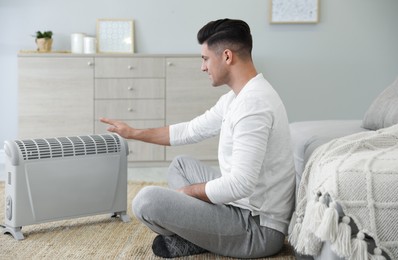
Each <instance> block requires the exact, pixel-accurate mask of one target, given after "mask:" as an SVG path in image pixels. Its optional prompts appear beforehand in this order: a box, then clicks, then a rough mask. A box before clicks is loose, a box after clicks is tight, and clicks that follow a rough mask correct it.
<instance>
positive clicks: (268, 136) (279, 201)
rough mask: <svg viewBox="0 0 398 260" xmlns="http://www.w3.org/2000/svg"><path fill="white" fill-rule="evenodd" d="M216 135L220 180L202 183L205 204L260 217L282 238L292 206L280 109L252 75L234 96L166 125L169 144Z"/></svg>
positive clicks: (271, 93)
mask: <svg viewBox="0 0 398 260" xmlns="http://www.w3.org/2000/svg"><path fill="white" fill-rule="evenodd" d="M217 134H220V140H219V147H218V161H219V165H220V170H221V175H222V176H221V177H220V178H218V179H215V180H212V181H209V182H207V183H206V187H205V191H206V195H207V197H208V198H209V199H210V201H211V202H213V203H215V204H217V203H220V204H221V203H224V204H231V205H234V206H237V207H240V208H244V209H248V210H250V211H251V212H252V215H253V216H256V215H259V216H260V224H261V225H262V226H267V227H270V228H273V229H276V230H278V231H280V232H283V233H285V234H286V233H287V228H288V224H289V220H290V217H291V213H292V211H293V207H294V191H295V172H294V162H293V155H292V149H291V142H290V132H289V123H288V119H287V115H286V111H285V107H284V105H283V103H282V101H281V99H280V97H279V95H278V94H277V93H276V91H275V90H274V89H273V88H272V86H271V85H270V84H269V83H268V81H267V80H265V78H264V77H263V75H262V74H258V75H257V76H256V77H254V78H252V79H251V80H250V81H249V82H248V83H247V84H246V85H245V86H244V87H243V89H242V90H241V91H240V93H239V94H238V95H235V93H234V92H233V91H230V92H228V93H227V94H225V95H223V96H222V97H221V98H220V99H219V101H218V102H217V103H216V104H215V106H213V107H212V108H211V109H210V110H208V111H206V112H205V113H204V114H202V115H200V116H198V117H196V118H194V119H193V120H191V121H189V122H184V123H179V124H175V125H171V126H170V144H171V145H182V144H190V143H196V142H199V141H202V140H204V139H206V138H209V137H212V136H215V135H217Z"/></svg>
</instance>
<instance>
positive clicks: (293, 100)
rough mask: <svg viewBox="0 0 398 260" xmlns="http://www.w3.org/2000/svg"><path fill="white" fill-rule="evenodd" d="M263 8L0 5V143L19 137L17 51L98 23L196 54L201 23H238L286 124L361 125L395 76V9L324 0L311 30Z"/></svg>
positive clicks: (371, 1)
mask: <svg viewBox="0 0 398 260" xmlns="http://www.w3.org/2000/svg"><path fill="white" fill-rule="evenodd" d="M269 1H270V0H216V1H214V0H201V1H186V0H167V1H165V0H141V1H139V0H114V1H98V0H84V1H81V0H70V1H61V0H35V1H28V0H25V1H23V0H1V1H0V31H1V36H0V73H1V76H0V122H1V123H0V144H2V143H3V141H4V140H5V139H10V138H15V137H16V135H17V113H18V111H17V96H18V90H17V89H18V85H17V53H18V51H19V50H32V49H35V44H34V38H33V37H32V36H31V35H32V34H34V32H35V31H37V30H52V31H53V32H54V46H53V48H54V49H55V50H69V49H70V34H71V33H74V32H85V33H87V34H91V35H95V26H96V19H97V18H133V19H135V38H136V40H135V45H136V51H137V52H139V53H198V54H199V52H200V46H199V45H198V44H197V43H196V38H195V37H196V32H197V30H198V29H199V28H200V27H201V26H202V25H203V24H205V23H206V22H207V21H209V20H214V19H218V18H225V17H230V18H240V19H244V20H246V21H247V22H248V23H249V25H250V26H251V28H252V33H253V37H254V51H253V54H254V57H255V63H256V65H257V69H258V71H259V72H262V73H264V75H265V76H266V77H267V78H268V80H269V81H270V82H271V83H272V84H273V86H274V87H275V88H276V89H277V91H278V92H279V94H280V95H281V97H282V99H283V100H284V102H285V105H286V107H287V110H288V114H289V118H290V121H292V122H293V121H301V120H316V119H354V118H355V119H360V118H362V116H363V114H364V112H365V111H366V108H367V107H368V106H369V104H370V103H371V101H372V100H373V98H374V97H375V96H376V95H377V94H378V93H379V92H380V91H382V90H383V89H384V88H385V87H386V86H387V85H388V84H390V83H391V82H392V81H393V80H394V79H395V77H396V76H397V75H398V50H397V49H398V30H397V25H398V15H396V14H397V13H398V1H397V0H321V18H320V19H321V21H320V23H319V24H316V25H303V24H301V25H270V24H269V22H268V19H269ZM198 69H199V68H198ZM71 123H73V122H71ZM32 127H34V126H32ZM0 148H1V146H0ZM0 159H1V158H0ZM0 161H1V160H0Z"/></svg>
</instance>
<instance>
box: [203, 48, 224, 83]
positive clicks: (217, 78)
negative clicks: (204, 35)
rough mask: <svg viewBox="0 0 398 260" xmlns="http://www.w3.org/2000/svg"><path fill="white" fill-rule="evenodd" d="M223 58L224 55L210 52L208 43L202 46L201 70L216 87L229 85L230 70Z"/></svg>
mask: <svg viewBox="0 0 398 260" xmlns="http://www.w3.org/2000/svg"><path fill="white" fill-rule="evenodd" d="M223 56H224V55H223V53H220V54H218V53H216V52H215V51H213V50H210V49H209V48H208V46H207V44H206V43H204V44H202V67H201V70H202V71H203V72H207V74H208V75H209V78H210V80H211V84H212V85H213V86H214V87H217V86H221V85H224V84H227V83H228V70H227V66H226V63H225V62H224V57H223Z"/></svg>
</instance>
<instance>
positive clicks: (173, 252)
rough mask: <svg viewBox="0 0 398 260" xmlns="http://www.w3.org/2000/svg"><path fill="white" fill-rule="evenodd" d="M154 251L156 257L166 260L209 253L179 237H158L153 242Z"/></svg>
mask: <svg viewBox="0 0 398 260" xmlns="http://www.w3.org/2000/svg"><path fill="white" fill-rule="evenodd" d="M152 251H153V253H154V254H155V255H157V256H160V257H164V258H173V257H180V256H189V255H197V254H202V253H205V252H207V250H205V249H203V248H201V247H199V246H197V245H195V244H193V243H191V242H189V241H188V240H185V239H183V238H181V237H179V236H177V235H173V236H162V235H158V236H157V237H155V239H154V240H153V244H152Z"/></svg>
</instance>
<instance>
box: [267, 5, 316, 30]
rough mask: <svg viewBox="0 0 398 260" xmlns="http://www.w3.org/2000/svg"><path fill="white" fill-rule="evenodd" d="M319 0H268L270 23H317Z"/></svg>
mask: <svg viewBox="0 0 398 260" xmlns="http://www.w3.org/2000/svg"><path fill="white" fill-rule="evenodd" d="M319 2H320V1H319V0H270V23H271V24H315V23H318V22H319Z"/></svg>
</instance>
